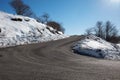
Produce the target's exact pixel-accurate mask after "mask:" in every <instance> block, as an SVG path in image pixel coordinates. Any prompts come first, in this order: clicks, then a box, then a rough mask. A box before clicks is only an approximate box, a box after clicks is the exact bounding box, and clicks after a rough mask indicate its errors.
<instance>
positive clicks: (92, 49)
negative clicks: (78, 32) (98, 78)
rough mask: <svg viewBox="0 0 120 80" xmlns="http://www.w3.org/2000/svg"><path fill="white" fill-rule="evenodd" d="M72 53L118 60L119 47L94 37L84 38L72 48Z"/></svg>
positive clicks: (119, 58)
mask: <svg viewBox="0 0 120 80" xmlns="http://www.w3.org/2000/svg"><path fill="white" fill-rule="evenodd" d="M73 50H74V52H76V53H78V54H82V55H88V56H93V57H97V58H105V59H110V60H120V46H118V45H116V44H112V43H109V42H107V41H105V40H103V39H101V38H99V37H96V36H94V35H89V36H86V37H84V38H83V39H82V40H80V41H78V42H77V43H76V44H74V46H73Z"/></svg>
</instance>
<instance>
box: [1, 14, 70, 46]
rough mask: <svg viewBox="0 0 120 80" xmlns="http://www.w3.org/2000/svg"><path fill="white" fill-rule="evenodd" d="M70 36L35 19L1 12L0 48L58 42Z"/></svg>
mask: <svg viewBox="0 0 120 80" xmlns="http://www.w3.org/2000/svg"><path fill="white" fill-rule="evenodd" d="M66 37H68V36H66V35H64V34H62V32H59V31H57V30H55V29H53V28H52V27H49V26H46V25H44V24H42V23H39V22H37V21H36V20H35V19H33V18H29V17H25V16H19V15H12V14H8V13H4V12H0V47H8V46H15V45H23V44H31V43H38V42H45V41H51V40H58V39H62V38H66Z"/></svg>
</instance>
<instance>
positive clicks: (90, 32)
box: [85, 28, 93, 35]
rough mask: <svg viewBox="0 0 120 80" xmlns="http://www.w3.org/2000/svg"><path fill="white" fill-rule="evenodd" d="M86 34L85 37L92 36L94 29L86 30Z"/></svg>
mask: <svg viewBox="0 0 120 80" xmlns="http://www.w3.org/2000/svg"><path fill="white" fill-rule="evenodd" d="M85 32H86V33H85V35H91V34H93V33H92V32H93V28H88V29H86V31H85Z"/></svg>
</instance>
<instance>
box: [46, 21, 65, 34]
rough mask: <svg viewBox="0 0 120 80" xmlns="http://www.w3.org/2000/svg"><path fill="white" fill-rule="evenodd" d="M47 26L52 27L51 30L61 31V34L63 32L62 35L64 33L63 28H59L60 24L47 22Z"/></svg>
mask: <svg viewBox="0 0 120 80" xmlns="http://www.w3.org/2000/svg"><path fill="white" fill-rule="evenodd" d="M47 25H48V26H51V27H53V28H54V29H56V30H57V31H61V32H63V33H64V32H65V29H64V28H63V27H62V26H61V24H60V23H58V22H55V21H49V22H47Z"/></svg>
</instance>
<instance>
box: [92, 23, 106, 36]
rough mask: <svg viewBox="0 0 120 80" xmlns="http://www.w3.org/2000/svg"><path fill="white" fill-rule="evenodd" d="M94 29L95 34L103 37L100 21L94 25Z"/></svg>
mask: <svg viewBox="0 0 120 80" xmlns="http://www.w3.org/2000/svg"><path fill="white" fill-rule="evenodd" d="M94 30H95V34H96V36H98V37H101V38H103V37H104V35H103V24H102V22H101V21H98V22H97V24H96V27H95V29H94Z"/></svg>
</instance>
